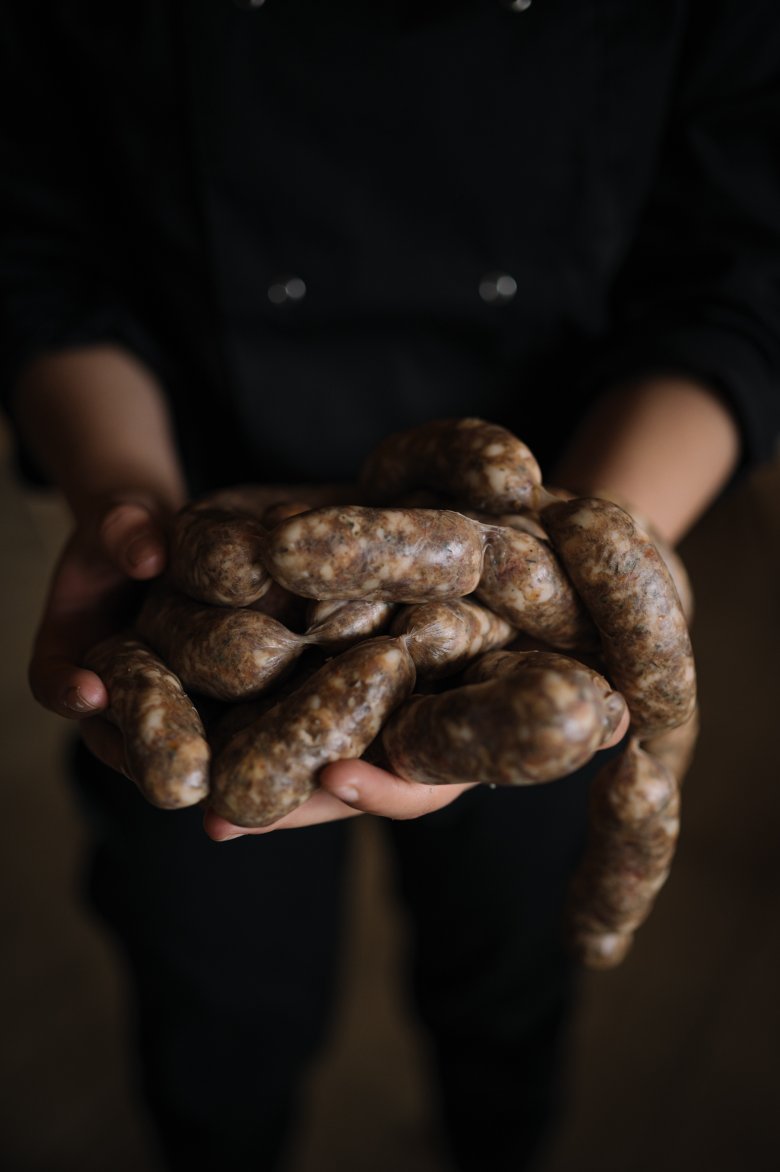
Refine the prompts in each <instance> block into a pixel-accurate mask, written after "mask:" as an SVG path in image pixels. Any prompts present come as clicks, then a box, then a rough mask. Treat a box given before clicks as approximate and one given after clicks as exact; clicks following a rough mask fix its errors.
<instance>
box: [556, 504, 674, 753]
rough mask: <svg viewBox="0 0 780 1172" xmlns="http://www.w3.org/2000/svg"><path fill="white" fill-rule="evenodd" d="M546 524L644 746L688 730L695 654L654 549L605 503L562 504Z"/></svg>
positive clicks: (621, 513)
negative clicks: (664, 735) (665, 734)
mask: <svg viewBox="0 0 780 1172" xmlns="http://www.w3.org/2000/svg"><path fill="white" fill-rule="evenodd" d="M542 521H543V523H544V525H545V527H546V528H547V530H548V532H549V534H550V537H551V539H552V542H553V545H554V546H555V548H556V550H557V552H558V554H559V556H560V558H561V561H562V562H563V564H564V567H565V568H566V571H567V573H568V574H569V576H570V577H571V579H572V581H573V582H574V585H575V587H576V588H577V591H578V593H579V595H580V597H581V598H582V600H583V602H584V603H585V606H586V607H587V609H588V610H589V611H590V614H591V616H592V618H593V620H594V622H595V624H596V626H597V627H598V629H599V632H600V635H601V645H602V653H603V656H604V661H605V663H606V666H607V669H608V672H609V675H610V677H611V678H612V680H613V682H614V684H615V686H616V687H617V688H618V689H619V690H620V691H621V692H622V693H623V695H624V696H625V698H626V701H627V702H628V706H629V709H630V711H631V720H632V724H633V726H634V729H635V731H636V732H637V734H638V735H639V736H640V737H642V738H643V739H644V738H646V737H649V736H653V735H654V734H656V733H658V732H662V731H664V730H666V729H669V728H674V727H676V726H677V725H679V724H682V723H683V722H684V721H685V720H687V719H688V717H689V716H690V715H691V713H692V712H693V709H694V706H695V704H696V672H695V667H694V662H693V651H692V648H691V641H690V637H689V635H688V627H687V625H686V622H685V617H684V615H683V613H682V609H681V607H680V602H679V599H678V597H677V591H676V589H675V587H674V584H673V582H672V580H671V578H670V577H669V571H668V570H667V569H666V566H665V565H664V563H663V560H662V558H661V556H660V554H659V553H658V551H657V550H656V549H655V546H654V545H653V544H652V542H651V541H650V540H649V539H648V538H647V537H646V536H645V535H643V534H642V533H641V532H639V530H637V527H636V526H635V525H634V522H633V521H632V519H631V517H630V516H629V515H628V514H627V513H626V512H624V510H623V509H621V508H619V507H618V506H617V505H613V504H611V503H610V502H608V501H604V500H575V501H569V502H557V503H555V504H552V505H549V506H548V507H546V508H545V509H543V511H542Z"/></svg>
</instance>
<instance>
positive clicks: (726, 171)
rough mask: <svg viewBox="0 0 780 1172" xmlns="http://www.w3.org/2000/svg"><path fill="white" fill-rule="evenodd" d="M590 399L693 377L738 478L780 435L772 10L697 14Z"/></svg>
mask: <svg viewBox="0 0 780 1172" xmlns="http://www.w3.org/2000/svg"><path fill="white" fill-rule="evenodd" d="M613 321H614V323H615V327H614V331H613V333H612V335H611V337H610V338H609V341H608V343H607V345H606V347H605V349H604V352H603V353H602V355H601V357H600V360H599V361H598V362H597V364H596V367H595V371H593V370H592V371H591V378H590V379H589V382H590V387H591V389H592V388H593V387H594V386H597V385H606V384H608V383H609V384H615V383H619V382H623V381H626V380H630V379H634V378H636V377H638V376H643V375H648V374H657V373H662V372H666V373H678V374H679V373H685V374H690V375H692V376H694V377H696V378H697V379H700V380H703V381H705V382H706V383H708V384H710V385H712V386H714V387H716V388H718V389H719V391H720V392H721V393H722V394H723V395H724V397H725V400H726V401H727V403H729V404H730V406H731V408H732V410H733V412H734V414H735V417H736V419H737V421H738V424H739V426H740V430H741V434H742V439H743V467H744V466H747V465H750V464H754V463H758V462H760V461H763V460H766V459H769V458H771V457H772V456H773V455H774V454H775V452H776V445H777V439H778V433H780V19H778V11H777V6H776V0H703V2H696V0H694V2H693V3H691V4H690V5H689V23H688V28H687V37H686V41H685V44H684V49H683V52H682V56H681V60H680V68H679V74H678V82H677V87H676V91H675V94H674V96H673V101H672V104H671V107H670V110H669V117H668V124H667V132H666V136H665V142H664V146H663V150H662V155H661V158H660V160H659V165H658V167H657V170H656V174H655V180H654V184H653V187H652V189H651V191H650V193H649V197H648V199H647V202H646V204H645V207H644V209H643V213H642V217H641V221H640V223H639V225H638V229H637V232H636V235H635V237H634V242H633V246H632V248H631V250H630V252H629V254H628V256H627V257H626V260H625V263H624V265H623V267H622V271H621V272H620V274H619V277H618V280H617V282H616V285H615V288H614V303H613Z"/></svg>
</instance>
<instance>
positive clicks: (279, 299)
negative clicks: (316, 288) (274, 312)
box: [268, 277, 306, 305]
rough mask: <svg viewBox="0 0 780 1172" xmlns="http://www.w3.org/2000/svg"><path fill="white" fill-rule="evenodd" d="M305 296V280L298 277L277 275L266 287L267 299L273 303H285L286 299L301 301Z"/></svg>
mask: <svg viewBox="0 0 780 1172" xmlns="http://www.w3.org/2000/svg"><path fill="white" fill-rule="evenodd" d="M305 296H306V282H305V281H302V280H301V278H300V277H278V278H277V279H276V280H275V281H274V282H273V283H272V284H271V285H269V287H268V300H269V301H272V302H273V304H274V305H285V304H286V303H287V302H288V301H302V300H303V298H304V297H305Z"/></svg>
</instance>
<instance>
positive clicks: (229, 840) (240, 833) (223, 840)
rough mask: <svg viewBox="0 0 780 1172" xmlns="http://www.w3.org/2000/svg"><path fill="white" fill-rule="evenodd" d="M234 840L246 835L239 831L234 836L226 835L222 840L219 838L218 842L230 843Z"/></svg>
mask: <svg viewBox="0 0 780 1172" xmlns="http://www.w3.org/2000/svg"><path fill="white" fill-rule="evenodd" d="M234 838H246V833H245V831H243V830H239V831H238V832H237V833H236V834H226V835H225V837H224V838H220V839H219V840H218V841H219V842H232V841H233V839H234Z"/></svg>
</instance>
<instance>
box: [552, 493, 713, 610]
mask: <svg viewBox="0 0 780 1172" xmlns="http://www.w3.org/2000/svg"><path fill="white" fill-rule="evenodd" d="M549 491H553V490H549ZM591 496H594V497H599V498H603V499H604V500H607V501H611V502H612V504H613V505H619V506H620V508H621V509H624V510H625V511H626V512H627V513H628V515H629V517H631V519H632V520H633V522H634V524H635V525H636V527H637V529H638V530H639V531H640V533H644V534H645V536H646V537H648V538H649V539H650V541H652V543H653V545H654V546H655V548H656V549H657V550H658V552H659V553H660V555H661V557H662V558H663V560H664V564H665V566H666V568H667V570H668V571H669V575H670V577H671V579H672V581H673V582H674V585H675V588H676V590H677V595H678V597H679V599H680V606H681V607H682V611H683V614H684V615H685V618H686V621H687V623H688V626H690V625H691V620H692V618H693V610H694V598H693V587H692V585H691V580H690V578H689V576H688V571H687V570H686V568H685V565H684V563H683V560H682V558H681V557H680V555H679V554H678V553H676V552H675V550H674V549H672V547H671V546H670V545H669V543H668V542H667V541H665V540H664V538H663V537H661V535H660V534H659V533H657V532H656V530H655V527H654V526H653V525H652V523H651V522H650V521H648V520H647V518H646V517H644V516H643V515H642V514H641V513H639V512H638V511H637V510H636V508H635V507H634V505H633V504H632V503H631V502H629V501H627V500H626V499H625V498H624V497H622V496H620V495H618V494H617V493H614V492H612V490H610V491H609V492H604V491H603V490H601V489H595V490H594V491H593V492H592V493H591Z"/></svg>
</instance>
